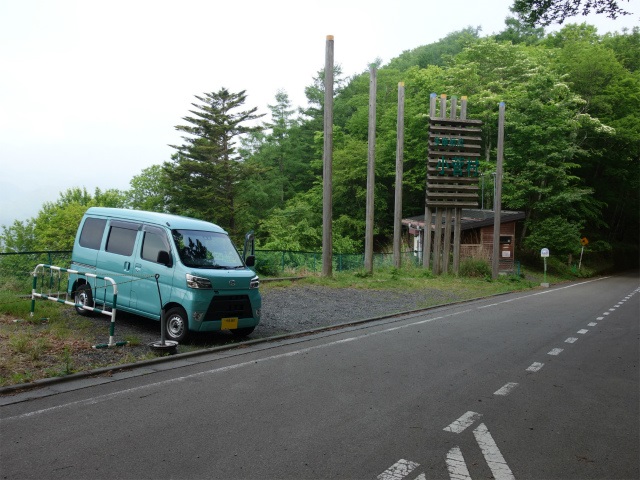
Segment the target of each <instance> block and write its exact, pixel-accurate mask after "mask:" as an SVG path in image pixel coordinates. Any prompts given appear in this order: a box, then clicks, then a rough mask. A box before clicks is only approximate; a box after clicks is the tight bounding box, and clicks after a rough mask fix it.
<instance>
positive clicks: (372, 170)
mask: <svg viewBox="0 0 640 480" xmlns="http://www.w3.org/2000/svg"><path fill="white" fill-rule="evenodd" d="M377 91H378V74H377V70H376V67H375V65H371V66H370V67H369V150H368V154H367V212H366V219H365V237H364V269H365V271H366V272H367V273H373V217H374V193H375V188H376V94H377Z"/></svg>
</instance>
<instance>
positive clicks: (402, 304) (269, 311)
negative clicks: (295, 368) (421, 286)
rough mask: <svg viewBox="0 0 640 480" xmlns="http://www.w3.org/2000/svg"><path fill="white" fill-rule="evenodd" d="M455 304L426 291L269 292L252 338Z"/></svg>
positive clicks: (438, 292) (315, 288) (449, 298)
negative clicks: (260, 319) (437, 304)
mask: <svg viewBox="0 0 640 480" xmlns="http://www.w3.org/2000/svg"><path fill="white" fill-rule="evenodd" d="M456 300H457V298H456V297H455V296H454V295H448V294H446V293H445V292H443V291H442V290H429V289H425V290H423V291H420V292H409V293H407V292H394V291H389V290H361V289H356V288H339V289H336V288H328V287H320V286H313V287H309V286H296V285H293V286H290V287H288V288H283V289H270V290H268V291H266V292H264V293H263V295H262V303H263V308H262V312H263V313H262V321H261V323H260V325H258V327H257V328H256V330H255V332H254V334H253V335H252V337H262V336H271V335H276V334H281V333H291V332H298V331H302V330H309V329H313V328H319V327H326V326H331V325H337V324H340V323H345V322H349V321H353V320H364V319H367V318H373V317H379V316H383V315H391V314H395V313H399V312H406V311H410V310H417V309H420V308H425V307H426V306H428V305H433V304H435V303H447V302H452V301H456Z"/></svg>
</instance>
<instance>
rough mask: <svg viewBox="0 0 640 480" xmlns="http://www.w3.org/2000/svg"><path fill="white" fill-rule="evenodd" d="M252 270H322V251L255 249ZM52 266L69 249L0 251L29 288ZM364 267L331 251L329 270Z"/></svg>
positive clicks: (406, 256)
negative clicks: (36, 273) (38, 269)
mask: <svg viewBox="0 0 640 480" xmlns="http://www.w3.org/2000/svg"><path fill="white" fill-rule="evenodd" d="M401 255H402V259H401V261H402V264H403V265H420V264H421V262H422V258H421V256H420V255H419V252H411V251H408V252H403V253H402V254H401ZM255 256H256V266H255V270H256V271H257V272H258V273H259V274H261V275H263V276H266V277H276V276H281V275H283V274H298V275H299V274H305V273H316V272H321V271H322V253H320V252H298V251H289V250H256V251H255ZM41 263H43V264H47V265H56V266H59V267H63V268H68V267H69V266H70V265H71V251H70V250H68V251H67V250H61V251H35V252H8V253H0V279H2V280H3V281H7V280H12V281H13V282H19V284H22V283H24V285H25V287H26V288H28V289H30V285H31V278H32V274H33V269H34V268H35V266H36V265H38V264H41ZM393 264H394V261H393V254H390V253H376V254H374V256H373V265H374V268H380V267H391V266H393ZM362 268H364V254H347V253H334V254H333V271H336V272H343V271H350V270H359V269H362Z"/></svg>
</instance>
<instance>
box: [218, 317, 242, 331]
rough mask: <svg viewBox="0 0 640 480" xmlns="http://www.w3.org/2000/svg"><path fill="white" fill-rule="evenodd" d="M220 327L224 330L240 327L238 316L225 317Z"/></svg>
mask: <svg viewBox="0 0 640 480" xmlns="http://www.w3.org/2000/svg"><path fill="white" fill-rule="evenodd" d="M220 328H221V329H222V330H234V329H236V328H238V317H228V318H223V319H222V325H220Z"/></svg>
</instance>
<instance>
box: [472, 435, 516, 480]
mask: <svg viewBox="0 0 640 480" xmlns="http://www.w3.org/2000/svg"><path fill="white" fill-rule="evenodd" d="M473 435H474V436H475V437H476V440H477V442H478V445H480V450H482V455H484V458H485V460H486V461H487V465H489V468H490V469H491V472H492V473H493V478H495V480H515V478H516V477H514V476H513V473H512V472H511V469H510V468H509V466H508V465H507V462H506V461H505V459H504V457H503V456H502V453H500V449H499V448H498V445H496V442H495V441H494V440H493V437H492V436H491V434H490V433H489V430H488V429H487V427H486V426H485V424H484V423H481V424H480V425H478V427H477V428H476V429H475V430H474V431H473Z"/></svg>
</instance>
